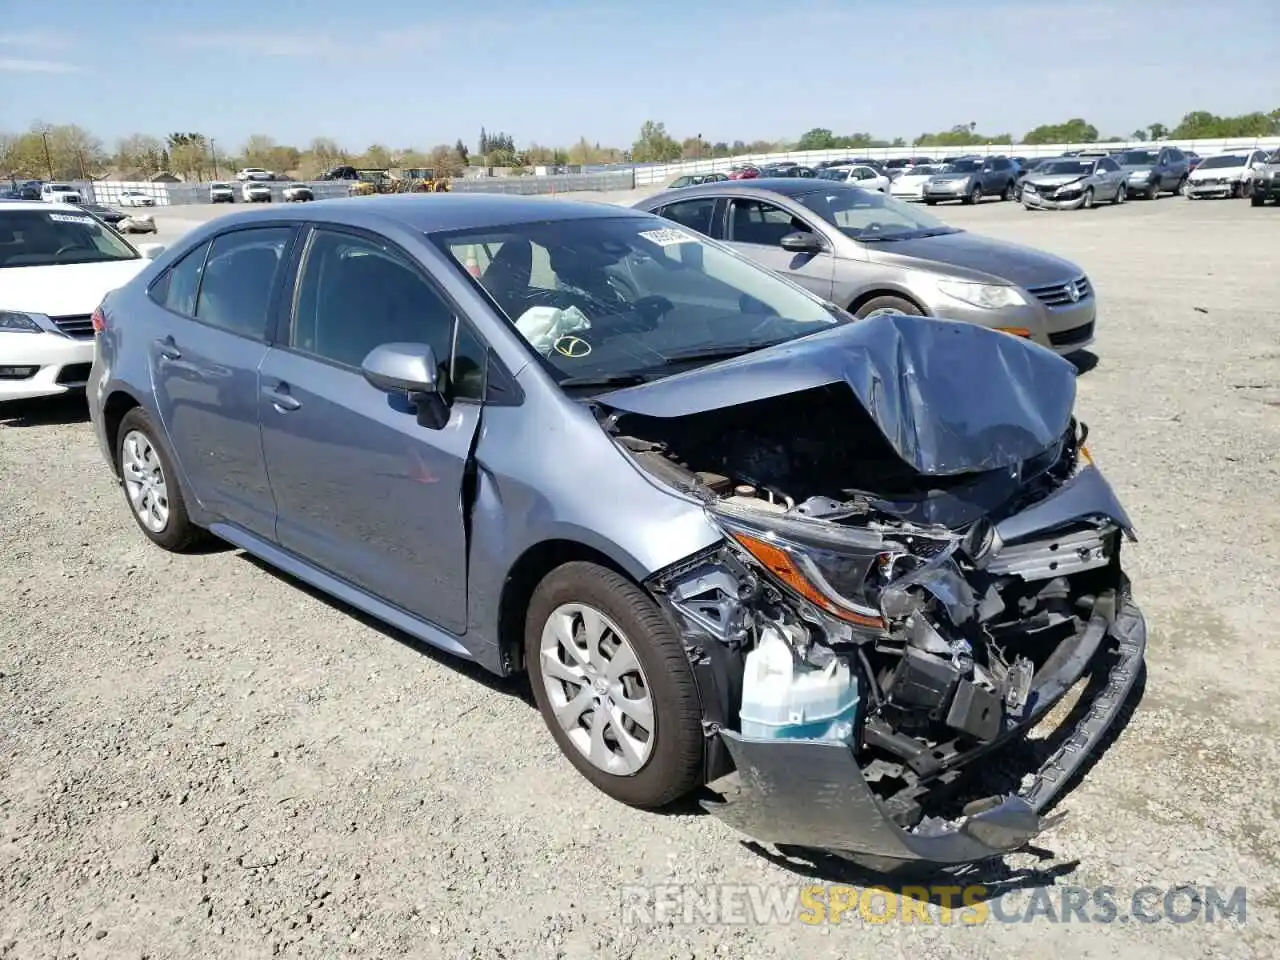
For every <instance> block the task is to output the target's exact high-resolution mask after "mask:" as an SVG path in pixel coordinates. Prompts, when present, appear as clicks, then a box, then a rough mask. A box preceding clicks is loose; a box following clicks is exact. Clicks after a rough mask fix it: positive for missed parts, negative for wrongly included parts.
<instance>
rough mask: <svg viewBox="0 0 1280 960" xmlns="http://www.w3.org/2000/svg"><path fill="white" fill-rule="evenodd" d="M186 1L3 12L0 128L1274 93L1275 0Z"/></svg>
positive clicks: (367, 134)
mask: <svg viewBox="0 0 1280 960" xmlns="http://www.w3.org/2000/svg"><path fill="white" fill-rule="evenodd" d="M183 6H184V5H183V4H178V3H172V2H170V3H157V2H155V0H133V2H130V3H129V4H127V5H125V4H119V3H113V2H103V0H92V2H91V0H45V2H44V3H41V4H30V5H27V6H25V7H23V8H18V9H22V10H25V11H26V15H25V16H15V15H13V14H12V13H11V14H10V15H8V16H6V17H5V18H4V21H3V26H0V130H9V131H14V130H20V129H25V128H26V127H27V126H28V125H29V124H30V123H31V122H32V121H34V120H37V119H40V120H44V121H47V122H51V123H68V122H72V123H78V124H81V125H82V126H85V127H88V128H90V129H91V130H93V132H94V133H96V134H97V135H98V136H100V137H101V138H102V139H103V140H104V141H105V142H106V143H107V144H108V145H111V144H112V143H113V142H114V140H115V139H116V138H118V137H120V136H122V135H125V134H128V133H132V132H145V133H154V134H164V133H166V132H168V131H171V130H195V131H199V132H201V133H204V134H206V135H209V136H213V137H215V138H216V139H217V140H218V141H219V142H220V143H225V144H227V145H228V147H230V146H232V145H238V144H240V143H242V142H243V141H244V139H245V138H246V137H247V136H249V135H250V134H254V133H265V134H269V135H271V136H274V137H275V138H276V139H277V140H279V141H281V142H285V143H295V144H297V145H298V146H304V145H305V143H306V141H307V140H309V139H310V138H311V137H313V136H330V137H333V138H335V139H337V140H338V141H339V142H340V143H341V144H342V145H343V146H345V147H347V148H349V149H353V150H358V149H362V148H363V147H365V146H366V145H368V144H369V143H371V142H380V143H384V144H387V145H388V146H391V147H393V148H395V147H406V146H417V147H424V148H425V147H430V146H431V145H433V144H436V143H441V142H449V143H452V142H453V141H454V140H456V139H457V138H459V137H461V138H462V139H463V140H464V141H465V142H467V143H468V144H469V145H471V146H473V147H474V144H475V141H476V139H477V135H478V132H479V129H480V127H481V125H482V124H483V125H484V126H486V127H487V128H488V129H489V130H490V131H495V130H503V131H506V132H507V133H510V134H511V135H512V136H513V137H515V139H516V142H517V144H521V145H523V144H527V143H529V142H530V141H534V142H537V143H540V144H544V145H547V144H554V145H567V144H570V143H572V142H575V141H576V140H577V139H578V138H579V137H580V136H586V137H587V138H588V139H589V140H592V141H599V142H601V143H604V144H609V145H615V146H626V145H629V144H630V142H631V141H632V140H633V139H634V138H635V135H636V133H637V131H638V129H639V127H640V124H641V123H642V122H644V121H645V120H646V119H653V120H660V121H663V122H665V123H666V126H667V130H668V132H670V133H671V134H672V135H674V136H676V137H677V138H682V137H684V136H691V135H693V134H695V133H701V134H702V135H703V136H704V138H706V139H708V140H733V139H737V138H741V139H746V140H751V139H755V138H767V139H773V138H793V137H796V136H798V135H799V134H801V133H802V132H804V131H805V130H807V129H809V128H810V127H815V126H822V127H829V128H831V129H833V130H835V131H837V132H854V131H868V132H871V133H874V134H876V135H878V136H885V137H894V136H903V137H906V138H907V139H908V140H909V139H910V138H911V137H913V136H914V135H916V134H919V133H921V132H923V131H926V130H936V129H942V128H946V127H950V126H951V125H953V124H956V123H967V122H970V121H974V122H976V123H977V124H978V128H979V129H980V130H983V131H986V132H1001V131H1011V132H1013V133H1014V134H1015V135H1018V134H1021V133H1024V132H1025V131H1026V130H1027V129H1029V128H1030V127H1032V126H1035V125H1036V124H1038V123H1042V122H1060V121H1062V120H1065V119H1068V118H1070V117H1073V116H1083V117H1084V118H1085V119H1087V120H1089V121H1090V122H1092V123H1094V124H1095V125H1096V126H1098V128H1099V129H1100V130H1101V131H1102V133H1103V135H1104V136H1105V135H1109V134H1117V135H1124V134H1128V133H1129V132H1130V131H1131V130H1133V129H1134V128H1135V127H1138V126H1145V125H1147V124H1149V123H1151V122H1153V121H1160V122H1163V123H1165V124H1168V125H1173V124H1174V123H1176V122H1177V120H1178V119H1179V118H1180V117H1181V116H1182V114H1183V113H1185V112H1187V111H1188V110H1193V109H1206V110H1210V111H1213V112H1214V113H1220V114H1228V113H1243V112H1247V111H1250V110H1272V109H1275V108H1277V107H1280V58H1277V57H1276V52H1277V49H1280V2H1277V0H1213V2H1205V0H1199V2H1192V0H1158V2H1157V3H1155V4H1154V5H1153V4H1147V3H1138V2H1124V3H1102V2H1091V0H1082V2H1079V3H1071V2H1049V0H1021V2H1010V0H956V2H943V0H843V2H839V0H781V2H779V0H732V2H722V0H702V2H701V3H699V2H697V0H684V2H677V0H637V2H625V3H624V2H622V0H615V2H613V3H583V2H580V0H556V2H555V3H544V4H537V3H533V2H530V0H521V2H515V0H485V2H484V3H479V4H475V5H472V6H471V9H472V10H473V11H474V12H473V13H466V12H465V11H464V5H463V4H461V3H457V2H453V3H438V4H428V3H409V2H403V0H379V2H372V3H368V4H360V3H354V4H353V3H352V2H350V0H307V2H305V3H299V2H296V0H283V2H279V3H276V4H269V3H264V2H259V3H250V2H248V0H223V2H215V3H211V4H204V3H202V4H198V5H197V4H194V3H193V4H191V5H189V6H187V10H188V12H187V13H185V14H184V15H181V16H175V15H174V14H173V11H174V10H181V9H183ZM11 9H13V8H11ZM433 11H436V12H433ZM55 28H56V32H55ZM67 37H72V38H74V39H64V38H67ZM133 58H136V59H137V61H138V66H136V67H127V66H121V64H125V63H127V62H128V61H130V60H131V59H133Z"/></svg>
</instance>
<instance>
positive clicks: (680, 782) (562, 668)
mask: <svg viewBox="0 0 1280 960" xmlns="http://www.w3.org/2000/svg"><path fill="white" fill-rule="evenodd" d="M524 650H525V663H526V664H527V667H528V670H529V681H530V685H531V686H532V688H533V696H534V699H535V700H536V701H537V704H538V710H539V711H540V712H541V713H542V718H543V720H544V721H545V722H546V725H547V728H548V729H549V730H550V731H551V736H552V737H553V738H554V739H555V741H556V744H557V745H558V746H559V747H560V750H561V751H562V752H563V753H564V755H565V756H566V757H568V758H569V762H570V763H572V764H573V765H574V767H576V768H577V770H578V772H579V773H581V774H582V775H583V776H584V777H586V778H587V779H588V780H589V781H591V783H592V784H594V785H595V786H596V787H597V788H598V789H600V790H601V791H603V792H604V793H606V794H608V795H609V796H610V797H612V798H613V799H614V800H618V801H620V802H621V803H625V804H628V805H629V806H633V807H640V808H644V809H653V808H656V807H662V806H665V805H666V804H668V803H670V802H671V801H672V800H675V799H676V798H678V797H680V796H683V795H684V794H686V793H688V792H689V791H690V790H692V789H694V788H695V787H697V786H698V785H699V784H700V783H701V780H702V769H703V767H702V758H703V732H702V709H701V704H700V702H699V699H698V692H697V687H696V685H695V683H694V679H693V668H692V667H691V666H690V664H689V658H688V656H687V655H686V654H685V651H684V647H683V645H682V644H681V642H680V637H679V635H678V634H677V633H676V630H675V628H674V626H673V625H672V624H671V622H670V621H669V620H668V619H667V617H666V616H664V615H663V613H662V611H661V610H660V609H659V608H658V605H657V604H656V603H655V602H654V601H653V599H652V598H651V597H650V596H649V595H648V594H647V593H645V592H644V591H643V590H642V589H640V587H638V586H636V584H634V583H633V582H631V581H630V580H628V579H627V578H626V577H623V576H622V575H621V574H619V573H616V572H615V571H613V570H610V569H608V568H606V567H602V566H600V565H599V564H595V563H587V562H573V563H566V564H565V565H564V566H561V567H557V568H556V569H555V570H553V571H551V573H549V574H547V576H546V577H545V578H544V579H543V580H542V582H541V583H539V584H538V586H537V588H536V589H535V590H534V592H533V597H532V599H531V600H530V602H529V609H528V612H527V615H526V620H525V636H524Z"/></svg>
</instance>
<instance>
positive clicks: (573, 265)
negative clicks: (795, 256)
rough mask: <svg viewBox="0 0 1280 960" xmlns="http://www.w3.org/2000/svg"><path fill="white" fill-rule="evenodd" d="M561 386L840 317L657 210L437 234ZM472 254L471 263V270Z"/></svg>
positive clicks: (785, 336)
mask: <svg viewBox="0 0 1280 960" xmlns="http://www.w3.org/2000/svg"><path fill="white" fill-rule="evenodd" d="M433 239H434V240H435V242H436V243H437V245H439V246H440V248H441V249H442V250H443V251H444V252H445V253H446V254H447V255H449V256H451V257H452V258H453V259H454V260H455V261H456V262H457V264H458V268H459V269H460V270H466V272H468V273H476V271H477V270H478V271H479V274H478V279H477V281H476V282H477V283H478V284H479V285H480V286H481V288H483V289H484V291H485V292H486V293H487V294H488V295H489V296H490V298H491V299H492V300H493V301H494V303H495V304H496V305H497V307H498V309H499V310H500V311H501V312H502V313H503V314H504V315H505V317H506V319H507V320H508V321H509V322H510V323H511V324H512V325H513V326H514V327H515V328H516V329H517V330H518V331H519V332H520V333H521V335H522V336H524V338H525V339H526V340H527V341H528V342H529V344H530V346H531V347H532V348H533V349H534V350H535V351H536V352H537V353H538V355H539V356H541V357H542V358H543V359H544V361H545V363H546V365H547V367H548V369H549V370H550V372H551V373H552V375H553V376H555V377H556V379H557V380H560V381H563V382H564V383H565V386H566V387H569V386H574V385H579V383H580V385H582V386H588V385H595V384H599V385H607V384H608V383H609V382H619V380H621V381H622V382H639V381H640V380H647V379H655V378H657V377H662V376H666V375H667V374H671V373H676V372H678V371H679V370H681V369H688V367H689V365H690V364H696V363H704V362H710V361H711V360H715V359H721V358H724V357H727V356H733V355H735V354H741V353H747V352H749V351H750V350H753V349H756V348H758V347H761V346H766V345H769V344H774V343H780V342H782V341H784V340H791V339H793V338H795V337H800V336H804V335H805V334H807V333H812V332H814V331H816V330H820V329H825V328H827V327H829V326H831V325H833V324H836V323H841V322H844V321H845V320H846V319H847V317H845V315H843V314H839V313H837V312H836V311H834V310H832V309H830V308H828V307H827V306H826V305H825V304H824V303H823V302H822V301H820V300H818V299H816V298H814V297H813V296H811V295H809V294H808V293H806V292H804V291H802V290H801V289H800V288H798V287H797V286H795V285H793V284H792V283H790V282H789V281H786V280H783V279H781V278H779V277H777V276H775V275H774V274H772V273H769V272H768V271H766V270H764V269H762V268H760V267H757V266H755V265H754V264H753V263H751V262H750V261H748V260H746V259H744V258H742V257H739V256H737V255H735V254H733V253H730V252H729V251H727V250H725V249H723V248H721V247H719V246H716V245H714V244H712V243H710V242H707V241H705V240H704V239H703V238H701V237H699V236H697V235H695V234H693V233H691V232H689V231H687V230H684V229H682V228H681V227H680V226H678V225H676V224H673V223H669V222H667V221H664V220H659V219H656V218H653V217H634V216H626V217H589V218H583V219H576V220H553V221H549V222H545V221H544V222H536V223H520V224H513V225H509V226H506V227H497V228H492V229H488V230H483V231H476V230H472V231H457V232H451V233H448V234H438V235H436V236H435V237H433ZM466 265H470V267H471V269H469V270H468V269H467V266H466Z"/></svg>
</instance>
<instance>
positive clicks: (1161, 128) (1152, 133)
mask: <svg viewBox="0 0 1280 960" xmlns="http://www.w3.org/2000/svg"><path fill="white" fill-rule="evenodd" d="M1168 135H1169V128H1168V127H1166V126H1165V125H1164V124H1163V123H1153V124H1151V125H1150V126H1149V127H1147V139H1148V140H1163V139H1164V138H1165V137H1167V136H1168Z"/></svg>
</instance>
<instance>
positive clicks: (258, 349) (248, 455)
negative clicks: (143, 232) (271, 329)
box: [148, 227, 295, 538]
mask: <svg viewBox="0 0 1280 960" xmlns="http://www.w3.org/2000/svg"><path fill="white" fill-rule="evenodd" d="M294 232H295V231H294V228H293V227H260V228H254V229H250V230H233V231H230V232H228V233H224V234H221V235H219V236H218V237H216V238H215V239H214V240H213V242H212V245H209V244H202V245H201V246H200V247H198V248H197V249H196V250H194V251H192V252H191V253H189V254H187V256H186V257H184V258H183V259H182V260H181V261H179V262H178V263H176V264H175V265H174V266H173V267H172V268H171V269H170V271H169V273H168V274H167V275H166V277H165V279H164V280H163V281H162V283H161V284H157V286H156V287H155V288H153V298H155V299H157V300H158V301H159V302H160V305H161V306H163V307H164V308H165V309H167V310H169V311H170V312H172V313H175V314H178V315H180V316H183V317H187V318H188V319H187V320H186V321H185V322H184V321H178V320H175V321H174V322H173V323H172V324H170V325H169V327H170V330H171V331H172V332H171V333H170V334H168V335H167V336H164V337H161V338H160V339H158V340H156V341H154V342H152V343H151V344H149V345H148V350H149V351H150V358H151V371H152V380H153V382H154V384H155V391H156V401H157V405H158V408H159V413H160V418H161V421H162V422H163V424H164V427H165V431H166V435H167V436H168V439H169V443H170V444H171V445H172V447H173V449H174V451H175V452H176V453H177V456H178V460H179V462H180V463H181V464H182V467H183V469H184V471H185V473H186V475H187V479H188V481H189V483H190V486H191V492H192V494H193V495H194V496H195V498H196V499H197V500H198V501H199V503H200V505H201V506H203V507H204V508H205V509H206V510H208V511H209V512H210V513H212V514H214V515H215V516H217V517H218V518H220V519H222V520H226V521H228V522H230V523H234V524H236V525H238V526H240V527H243V528H244V529H246V530H249V531H251V532H252V533H254V534H257V535H258V536H261V537H266V538H270V537H272V536H273V535H274V530H275V504H274V502H273V500H272V497H271V488H270V484H269V483H268V481H267V473H266V467H265V464H264V463H263V458H262V442H261V436H260V434H259V429H258V401H257V397H258V367H259V365H260V364H261V363H262V360H263V358H264V357H265V356H266V355H267V346H266V343H265V342H264V341H265V337H266V331H267V326H268V322H269V317H270V316H271V314H272V312H273V305H274V302H275V298H276V297H278V296H279V289H280V280H281V278H282V274H283V272H284V271H283V269H282V267H281V264H282V263H283V262H284V259H285V253H286V250H287V249H288V246H289V242H290V241H291V239H292V238H293V235H294Z"/></svg>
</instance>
